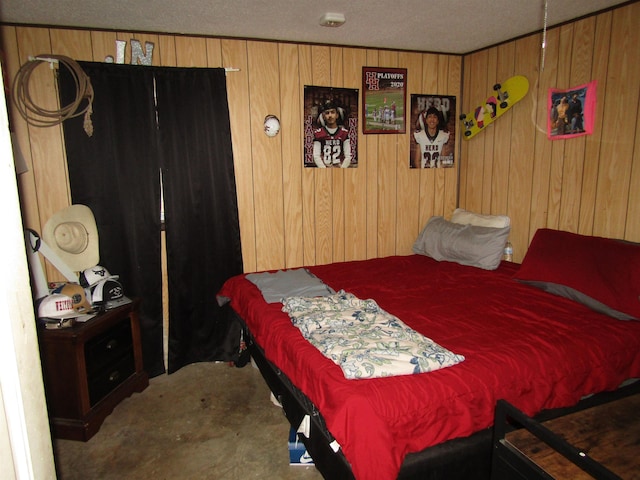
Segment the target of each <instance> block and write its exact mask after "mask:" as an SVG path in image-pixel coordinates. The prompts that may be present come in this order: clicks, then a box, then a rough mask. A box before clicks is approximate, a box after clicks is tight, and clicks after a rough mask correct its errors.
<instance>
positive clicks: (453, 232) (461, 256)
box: [413, 217, 511, 270]
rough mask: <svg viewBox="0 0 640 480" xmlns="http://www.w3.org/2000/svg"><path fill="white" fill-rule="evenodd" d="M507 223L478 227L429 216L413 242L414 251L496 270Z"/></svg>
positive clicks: (502, 251)
mask: <svg viewBox="0 0 640 480" xmlns="http://www.w3.org/2000/svg"><path fill="white" fill-rule="evenodd" d="M510 230H511V227H510V226H507V227H502V228H495V227H480V226H477V225H470V224H467V225H462V224H458V223H453V222H449V221H447V220H445V219H444V217H431V218H430V219H429V221H428V222H427V224H426V225H425V227H424V229H423V230H422V232H420V235H418V238H417V239H416V241H415V243H414V244H413V252H414V253H417V254H419V255H427V256H428V257H431V258H433V259H434V260H437V261H442V260H446V261H449V262H456V263H459V264H461V265H470V266H472V267H478V268H482V269H484V270H495V269H496V268H498V265H500V260H501V259H502V255H503V253H504V245H505V243H506V242H507V238H508V236H509V231H510Z"/></svg>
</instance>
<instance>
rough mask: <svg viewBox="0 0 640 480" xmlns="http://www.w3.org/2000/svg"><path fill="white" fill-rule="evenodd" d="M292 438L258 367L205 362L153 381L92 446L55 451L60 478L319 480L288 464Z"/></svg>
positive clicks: (71, 444)
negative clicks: (289, 445) (271, 398)
mask: <svg viewBox="0 0 640 480" xmlns="http://www.w3.org/2000/svg"><path fill="white" fill-rule="evenodd" d="M288 433H289V423H288V421H287V419H286V418H285V416H284V414H283V412H282V409H281V408H280V407H277V406H275V405H274V404H273V403H272V402H271V401H270V399H269V389H268V388H267V386H266V384H265V382H264V380H263V379H262V376H261V375H260V372H259V371H258V370H257V369H256V368H254V367H253V366H251V365H247V366H246V367H244V368H235V367H230V366H228V365H227V364H224V363H198V364H193V365H188V366H186V367H184V368H182V369H180V370H179V371H178V372H176V373H173V374H171V375H162V376H159V377H156V378H152V379H151V380H150V385H149V387H147V389H146V390H145V391H144V392H142V393H135V394H133V395H132V396H131V397H130V398H127V399H125V400H124V401H123V402H122V403H120V404H119V405H118V406H117V407H116V409H115V410H114V411H113V413H112V414H111V415H110V416H109V417H107V419H106V420H105V422H104V423H103V425H102V427H101V429H100V431H99V432H98V433H97V434H96V435H95V436H94V437H93V438H91V439H90V440H89V441H88V442H76V441H71V440H54V451H55V458H56V466H57V469H58V478H59V479H61V480H76V479H78V480H80V479H82V480H88V479H100V480H110V479H113V480H115V479H118V480H121V479H140V480H142V479H144V480H147V479H154V480H155V479H159V480H160V479H199V480H203V479H224V480H236V479H237V480H246V479H251V478H255V479H261V480H265V479H274V480H275V479H278V480H279V479H281V480H294V479H295V480H320V479H321V478H322V476H321V475H320V473H319V472H318V471H317V470H316V469H315V468H314V467H310V466H290V465H289V453H288V448H287V440H288Z"/></svg>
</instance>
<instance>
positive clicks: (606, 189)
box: [460, 2, 640, 261]
mask: <svg viewBox="0 0 640 480" xmlns="http://www.w3.org/2000/svg"><path fill="white" fill-rule="evenodd" d="M638 21H640V4H639V3H638V2H634V3H632V4H628V5H625V6H623V7H620V8H618V9H615V10H613V11H608V12H604V13H601V14H598V15H596V16H594V17H589V18H585V19H581V20H579V21H576V22H573V23H569V24H566V25H563V26H560V27H556V28H552V29H549V31H548V32H547V46H546V50H545V63H544V68H543V69H541V62H540V61H541V53H542V51H541V45H540V43H541V34H535V35H531V36H528V37H524V38H521V39H518V40H514V41H512V42H507V43H505V44H503V45H499V46H496V47H492V48H490V49H487V50H483V51H480V52H475V53H473V54H470V55H467V56H465V57H464V87H463V91H464V104H465V105H466V106H467V107H468V106H469V105H470V104H475V103H477V101H476V100H473V98H475V97H477V96H478V95H480V93H479V92H481V91H482V89H483V88H490V87H491V85H489V83H491V81H490V80H489V78H488V77H487V75H486V69H485V68H484V65H492V58H493V56H494V55H495V56H496V58H497V70H498V73H499V75H507V74H524V75H525V76H527V77H528V79H529V82H530V91H529V94H528V96H527V97H526V98H525V99H524V100H522V101H521V102H520V103H519V104H518V105H516V106H515V107H514V108H513V109H512V111H511V112H508V113H507V114H505V115H504V116H503V117H501V118H500V119H498V121H497V122H496V123H495V124H494V127H493V129H492V131H490V130H487V131H485V132H483V133H481V134H480V135H478V136H477V137H474V138H473V139H471V140H470V141H469V142H463V144H462V152H463V154H462V158H463V161H464V162H465V163H464V164H463V170H462V171H461V180H460V205H461V206H462V207H465V208H469V209H477V208H481V211H482V213H501V212H499V211H496V210H501V209H503V208H506V211H507V213H508V214H509V215H510V216H511V217H512V220H513V226H512V235H511V237H512V238H511V239H512V242H513V243H514V248H515V252H514V258H515V260H516V261H520V260H522V258H523V257H524V255H525V253H526V249H527V246H528V244H529V242H530V240H531V238H532V236H533V234H534V233H535V231H536V230H537V229H538V228H541V227H548V228H559V229H562V230H568V231H574V232H580V233H584V234H596V235H602V236H608V237H617V238H626V239H627V240H632V241H639V240H640V238H639V237H638V230H639V229H640V227H638V224H639V222H640V217H639V216H638V215H637V211H638V208H637V206H636V205H637V201H635V197H633V196H634V195H636V194H635V193H632V192H637V191H638V189H639V188H640V185H639V184H638V177H639V175H638V174H636V173H635V172H636V171H637V170H638V169H640V166H639V165H640V159H639V158H638V146H637V143H638V142H639V141H640V139H639V138H638V136H637V133H636V130H637V121H638V99H639V98H638V96H639V91H638V90H639V89H638V78H640V71H639V69H640V50H638V49H637V48H636V47H637V45H638V44H639V43H640V38H639V33H638V29H637V28H636V27H632V25H635V26H637V24H638ZM634 45H635V46H636V47H634ZM510 65H512V66H513V67H510ZM590 80H596V81H597V82H598V87H597V107H596V117H595V128H594V132H593V134H592V135H589V136H586V137H578V138H571V139H566V140H553V141H550V140H549V139H548V138H547V134H546V129H547V116H548V110H547V98H548V92H549V89H550V88H571V87H575V86H578V85H580V84H583V83H586V82H588V81H590ZM480 98H481V97H480ZM483 137H486V138H483ZM505 142H506V143H505ZM487 162H492V163H493V167H492V171H491V191H490V192H487V191H486V189H487V188H488V187H487V182H486V181H485V180H484V178H485V177H482V176H481V175H480V171H481V169H480V166H479V165H480V164H483V165H485V169H484V172H486V171H487V170H486V165H487ZM505 194H506V197H505ZM487 198H490V199H491V200H490V202H491V207H489V206H488V205H487ZM632 198H633V199H632ZM480 199H482V201H480ZM505 199H506V204H505V203H504V202H505ZM632 205H633V206H632Z"/></svg>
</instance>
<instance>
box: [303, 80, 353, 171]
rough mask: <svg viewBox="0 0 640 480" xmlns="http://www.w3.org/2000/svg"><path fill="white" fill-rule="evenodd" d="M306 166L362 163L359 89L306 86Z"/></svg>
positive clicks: (304, 127)
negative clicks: (359, 131) (359, 148)
mask: <svg viewBox="0 0 640 480" xmlns="http://www.w3.org/2000/svg"><path fill="white" fill-rule="evenodd" d="M303 129H304V166H305V167H312V168H354V167H357V166H358V89H357V88H356V89H352V88H334V87H315V86H311V85H305V87H304V126H303Z"/></svg>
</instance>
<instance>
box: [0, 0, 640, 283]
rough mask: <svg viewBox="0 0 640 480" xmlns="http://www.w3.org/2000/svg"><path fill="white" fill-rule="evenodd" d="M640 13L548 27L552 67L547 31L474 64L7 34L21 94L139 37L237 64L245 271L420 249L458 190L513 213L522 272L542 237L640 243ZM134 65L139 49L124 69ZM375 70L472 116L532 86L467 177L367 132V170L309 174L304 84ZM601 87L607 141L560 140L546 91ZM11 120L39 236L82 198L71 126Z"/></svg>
mask: <svg viewBox="0 0 640 480" xmlns="http://www.w3.org/2000/svg"><path fill="white" fill-rule="evenodd" d="M639 10H640V2H635V3H632V4H630V5H626V6H624V7H621V8H618V9H615V10H612V11H608V12H605V13H602V14H599V15H597V16H592V17H588V18H586V19H582V20H579V21H576V22H573V23H569V24H566V25H563V26H561V27H557V28H554V29H550V30H549V32H548V35H547V37H548V38H547V48H546V54H545V66H544V70H542V71H541V69H540V53H541V51H540V44H541V37H542V36H541V34H535V35H531V36H527V37H524V38H521V39H517V40H514V41H511V42H507V43H505V44H502V45H500V46H496V47H492V48H488V49H485V50H482V51H479V52H476V53H473V54H469V55H466V56H464V57H461V56H455V55H438V54H430V53H429V54H427V53H424V54H423V53H414V52H401V51H389V50H375V49H359V48H345V47H335V46H317V45H306V44H292V43H280V42H262V41H256V40H238V39H222V38H205V37H189V36H179V35H164V34H158V35H153V34H139V33H135V32H117V33H116V32H105V31H91V30H74V29H63V28H40V27H19V26H6V25H5V26H1V27H0V32H1V34H2V43H3V45H2V48H3V54H4V63H5V72H4V75H5V82H7V83H9V84H10V82H11V81H12V80H13V78H14V76H15V73H16V72H17V71H18V68H19V67H20V65H21V64H23V63H24V62H25V61H26V60H27V58H28V56H29V55H36V54H41V53H43V54H46V53H56V54H62V55H67V56H70V57H72V58H75V59H77V60H92V61H103V60H104V58H105V57H106V56H107V55H112V56H113V55H115V41H116V40H123V41H127V42H130V40H131V39H133V38H135V39H137V40H139V41H141V42H143V44H144V42H145V41H148V42H152V43H154V45H155V48H154V52H153V55H154V57H153V64H154V65H163V66H194V67H221V66H226V67H236V68H239V69H240V71H239V72H230V73H229V74H228V76H227V81H228V84H227V90H228V96H229V107H230V116H231V127H232V136H233V148H234V159H235V169H236V180H237V190H238V203H239V207H240V227H241V235H242V246H243V256H244V265H245V270H246V271H252V270H262V269H272V268H274V269H275V268H283V267H295V266H300V265H303V264H320V263H327V262H331V261H338V260H353V259H363V258H370V257H378V256H386V255H392V254H407V253H410V251H411V245H412V243H413V240H414V239H415V237H416V236H417V234H418V232H419V230H420V228H421V227H422V226H423V225H424V223H425V222H426V220H427V219H428V218H429V217H430V216H431V215H445V216H448V215H450V213H451V212H452V211H453V209H454V208H455V206H456V205H457V201H458V199H457V195H458V194H459V202H460V206H462V207H465V208H468V209H471V210H475V211H478V212H482V213H507V214H509V215H510V216H511V217H512V220H513V230H512V235H511V237H512V238H511V240H512V242H513V244H514V247H515V255H514V257H515V259H516V260H517V261H519V260H521V259H522V258H523V256H524V253H525V251H526V247H527V245H528V243H529V241H530V239H531V237H532V236H533V233H534V232H535V230H536V229H537V228H539V227H542V226H548V227H552V228H560V229H564V230H569V231H576V232H580V233H586V234H594V235H602V236H610V237H619V238H626V239H628V240H633V241H640V135H639V134H638V133H639V131H638V129H639V128H640V122H639V121H638V117H639V115H638V101H639V98H638V96H639V93H638V91H639V87H638V79H639V78H640V51H639V50H638V48H637V45H639V44H640V41H639V40H640V38H639V36H640V31H638V29H637V28H635V26H636V25H637V24H638V20H639V19H640V11H639ZM130 54H131V50H130V44H129V43H128V44H127V49H126V58H125V62H126V63H129V62H130ZM365 65H366V66H385V67H403V68H407V69H408V87H407V94H408V98H407V101H409V95H410V94H411V93H425V94H427V93H437V94H446V95H456V96H457V97H458V99H459V101H458V105H459V111H462V110H464V111H468V110H469V109H470V107H471V106H472V105H474V106H475V104H476V103H478V102H479V101H481V100H484V99H485V98H487V95H488V94H489V93H490V92H491V88H492V86H493V84H494V83H496V81H500V80H501V79H505V78H507V77H509V76H511V75H514V74H524V75H526V76H527V77H528V78H529V80H530V83H531V87H530V92H529V94H528V95H527V97H526V98H525V99H524V100H522V101H521V102H520V103H519V104H518V105H516V106H515V107H514V108H513V109H512V110H511V111H510V112H508V113H507V114H506V115H505V116H503V117H501V118H500V119H499V120H498V121H497V122H496V123H495V124H494V125H493V126H492V127H490V128H489V129H488V130H487V131H485V132H483V133H481V134H480V135H478V136H476V137H475V138H473V139H472V140H470V141H460V140H459V139H457V140H456V141H457V142H458V144H459V153H460V154H459V155H457V157H456V162H457V165H456V168H453V169H434V170H410V169H409V168H408V155H409V154H408V146H409V135H410V133H409V131H408V132H407V133H406V134H404V135H363V134H362V127H361V126H360V135H359V138H358V142H359V145H358V156H359V159H360V160H359V166H358V168H355V169H348V170H346V171H344V170H333V169H330V170H317V169H304V168H303V167H302V96H303V87H304V85H319V86H335V87H348V88H358V89H361V88H362V86H361V68H362V66H365ZM462 79H464V81H463V82H462ZM592 79H596V80H597V81H598V94H597V101H598V104H597V107H596V124H595V130H594V134H593V135H591V136H587V137H580V138H574V139H570V140H556V141H553V142H552V141H549V140H547V138H546V133H545V132H546V96H547V90H548V88H549V87H559V88H569V87H572V86H576V85H578V84H581V83H585V82H587V81H589V80H592ZM32 82H33V83H32V85H31V89H32V91H33V93H34V97H35V98H34V100H35V101H36V103H37V104H38V105H43V106H48V107H50V108H55V98H56V94H55V86H54V82H53V76H52V73H51V71H49V70H48V68H46V67H44V66H43V67H40V68H38V69H37V70H36V72H35V73H34V78H33V80H32ZM461 82H462V83H461ZM461 85H462V86H461ZM461 89H462V90H461ZM10 113H11V115H12V117H13V122H12V131H14V132H15V134H16V138H17V139H18V143H19V146H20V148H21V150H22V152H23V154H24V156H25V158H26V161H27V164H28V166H29V171H28V172H26V173H23V174H21V175H20V176H19V186H20V190H21V201H22V208H23V216H24V220H25V225H26V226H28V227H31V228H34V229H36V230H38V231H41V229H42V225H44V223H45V222H46V220H47V219H48V218H49V217H50V216H51V215H52V214H53V213H54V212H56V211H57V210H59V209H61V208H63V207H65V206H67V205H68V204H69V202H70V192H69V186H68V181H67V171H66V162H65V153H64V144H63V140H62V131H61V129H60V128H59V127H52V128H38V127H33V126H29V125H27V124H26V123H25V122H24V120H22V118H21V117H19V116H18V114H17V113H16V111H15V109H14V108H13V107H12V106H11V107H10ZM267 114H274V115H277V116H278V117H279V118H280V120H281V123H282V130H281V132H280V134H279V135H278V136H277V137H274V138H268V137H266V136H265V135H264V133H263V131H262V124H263V119H264V117H265V116H266V115H267ZM361 123H362V122H361ZM458 137H460V135H458ZM458 167H460V189H459V192H458V188H457V187H458ZM48 273H49V275H50V278H52V275H53V278H55V275H56V272H55V271H52V269H51V268H50V267H48Z"/></svg>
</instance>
